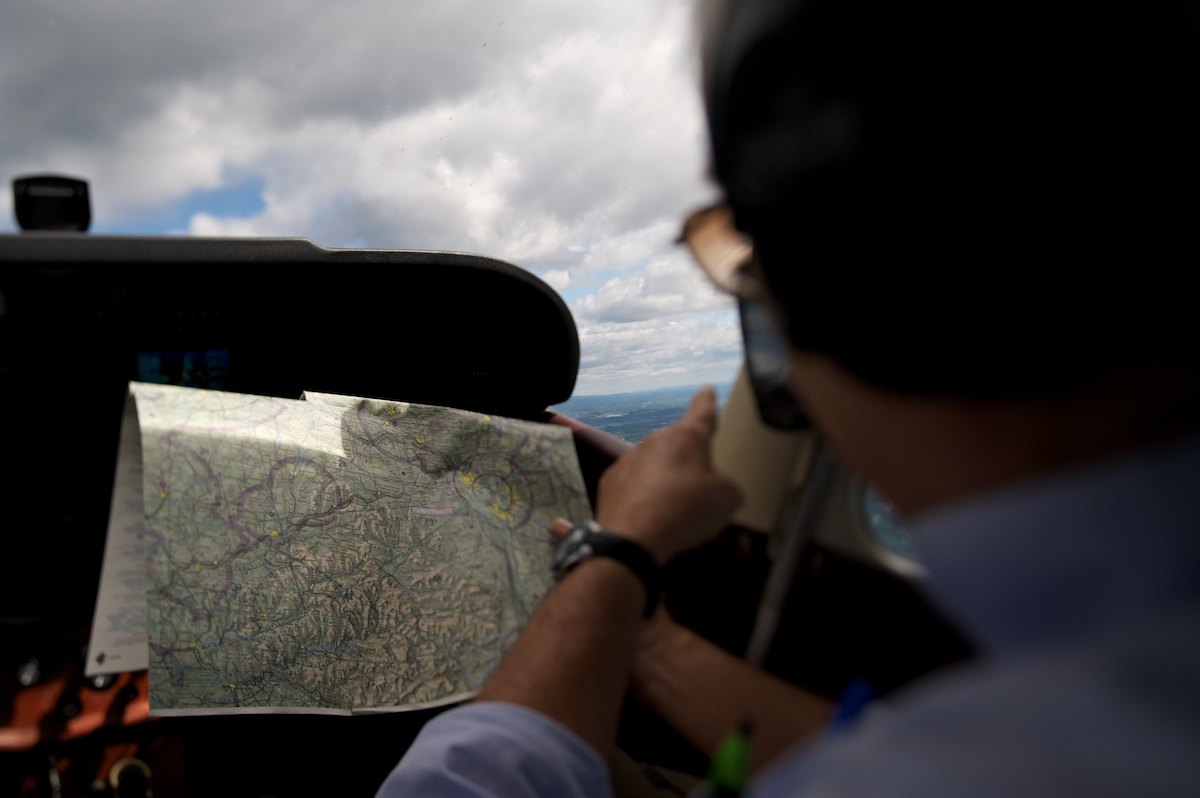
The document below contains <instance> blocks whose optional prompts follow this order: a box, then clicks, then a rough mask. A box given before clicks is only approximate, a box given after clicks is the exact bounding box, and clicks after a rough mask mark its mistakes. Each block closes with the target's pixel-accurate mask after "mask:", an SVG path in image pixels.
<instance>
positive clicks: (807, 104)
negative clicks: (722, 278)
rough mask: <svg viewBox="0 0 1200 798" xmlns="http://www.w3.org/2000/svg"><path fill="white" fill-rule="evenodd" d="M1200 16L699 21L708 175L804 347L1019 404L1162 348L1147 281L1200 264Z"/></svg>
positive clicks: (1019, 9) (1076, 7)
mask: <svg viewBox="0 0 1200 798" xmlns="http://www.w3.org/2000/svg"><path fill="white" fill-rule="evenodd" d="M1196 6H1197V4H1196V3H1193V2H1182V1H1181V2H1142V0H1130V1H1129V2H1122V3H1108V2H1099V3H1060V2H1045V1H1044V0H1029V1H1028V2H1021V1H1020V0H1018V2H1007V3H971V2H960V1H957V0H946V1H944V2H893V1H892V0H710V1H709V2H707V3H706V5H705V6H704V7H703V9H702V12H701V13H702V25H703V41H702V55H703V58H702V62H703V82H704V99H705V102H706V108H707V113H708V121H709V132H710V134H711V156H712V169H713V172H714V176H715V178H716V179H717V181H718V183H719V184H720V186H721V187H722V189H723V190H724V192H725V195H726V198H727V200H728V202H729V204H730V206H731V207H732V210H733V213H734V218H735V219H736V224H737V227H738V228H739V229H740V230H742V231H743V232H745V233H746V234H748V235H749V236H750V238H751V239H752V241H753V245H754V249H755V252H756V255H757V261H758V262H757V264H756V267H755V268H756V269H758V270H760V272H761V275H762V276H763V277H764V278H765V282H766V284H767V285H768V286H769V289H770V292H771V294H772V295H773V296H774V297H775V299H776V300H777V301H778V304H779V305H780V307H781V309H782V316H783V326H784V328H785V330H786V334H787V337H788V338H789V340H790V341H791V343H792V344H793V345H794V346H795V347H797V348H800V349H809V350H814V351H820V352H825V353H828V354H830V355H831V356H833V357H834V358H835V359H836V360H838V361H839V362H840V363H841V364H843V365H845V366H846V367H847V368H849V369H851V370H852V371H853V372H855V373H856V374H858V375H859V376H862V377H864V378H866V379H868V380H870V381H872V382H873V383H876V384H878V385H881V386H885V387H887V388H891V389H896V390H900V391H905V392H915V393H932V394H949V395H969V396H979V395H984V396H995V395H1001V396H1008V395H1012V394H1043V393H1046V392H1053V391H1059V390H1064V389H1071V388H1073V387H1075V386H1078V385H1080V384H1083V383H1086V382H1087V381H1089V380H1091V379H1093V378H1094V377H1095V375H1096V374H1097V373H1098V372H1101V371H1104V370H1105V369H1107V368H1108V367H1109V366H1110V365H1111V364H1113V363H1116V362H1118V361H1120V360H1121V358H1122V357H1123V356H1124V355H1125V354H1126V353H1129V352H1133V351H1135V350H1138V349H1139V347H1142V346H1144V344H1145V342H1146V341H1149V340H1153V339H1155V338H1156V337H1158V336H1159V335H1160V334H1161V328H1169V327H1170V325H1171V324H1173V322H1174V318H1175V316H1176V315H1177V311H1178V309H1179V307H1180V306H1181V305H1182V304H1183V303H1181V302H1180V301H1179V300H1180V296H1179V295H1178V294H1176V292H1174V291H1173V290H1172V289H1170V288H1169V287H1164V286H1163V285H1162V284H1160V283H1159V282H1158V281H1157V280H1156V279H1155V278H1154V277H1153V276H1151V275H1150V270H1153V269H1155V268H1158V267H1161V266H1163V265H1164V260H1170V261H1171V262H1178V263H1190V262H1192V261H1193V260H1194V258H1195V255H1196V250H1197V246H1198V244H1200V239H1198V238H1197V236H1196V234H1195V230H1196V229H1197V227H1198V226H1200V189H1198V188H1197V187H1198V186H1200V103H1198V102H1196V97H1197V90H1198V88H1200V12H1198V11H1197V9H1196ZM1147 306H1149V307H1150V308H1151V310H1152V312H1151V313H1150V314H1147V313H1146V312H1145V310H1146V307H1147ZM1135 318H1136V323H1135V322H1134V321H1133V320H1134V319H1135Z"/></svg>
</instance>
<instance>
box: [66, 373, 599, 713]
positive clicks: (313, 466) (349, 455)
mask: <svg viewBox="0 0 1200 798" xmlns="http://www.w3.org/2000/svg"><path fill="white" fill-rule="evenodd" d="M130 394H131V399H132V401H133V402H134V403H135V404H136V417H135V416H134V414H133V412H132V409H131V411H130V412H127V416H126V428H125V430H124V432H123V435H122V441H121V453H120V455H119V460H121V461H122V462H121V463H119V465H118V472H117V479H116V483H115V486H114V501H113V515H112V518H111V519H110V525H109V539H108V543H107V548H106V552H105V563H104V571H103V573H102V578H101V590H100V596H99V600H98V602H97V611H96V623H95V624H94V630H93V638H92V641H91V646H90V649H89V657H88V672H89V673H104V672H111V671H114V670H131V669H136V668H138V667H147V666H148V668H149V683H150V706H151V712H152V714H158V715H171V714H202V713H211V712H221V713H225V712H244V711H251V712H254V711H257V712H281V711H300V712H340V713H352V712H368V711H394V710H402V709H414V708H420V707H426V706H433V705H438V704H445V703H450V702H454V701H459V700H462V699H464V698H466V697H469V696H470V695H472V694H473V693H474V692H475V691H477V690H478V689H479V688H480V687H481V686H482V684H483V682H484V681H485V680H486V679H487V677H488V676H489V675H490V673H491V671H492V670H493V669H494V668H495V666H496V664H497V663H498V661H499V658H500V656H501V655H502V654H503V652H504V651H505V650H506V647H507V646H508V645H509V644H510V643H511V642H512V640H513V639H514V638H515V636H516V634H517V633H518V631H519V630H520V629H521V627H522V626H523V624H524V623H525V621H526V620H527V619H528V618H529V615H530V613H531V612H532V610H533V608H534V606H535V605H536V603H537V602H538V600H539V599H540V597H541V596H542V594H543V593H544V592H545V591H546V590H547V589H548V587H549V585H550V579H551V578H550V560H551V557H552V554H553V549H554V542H553V539H552V537H551V535H550V532H549V530H550V526H551V523H552V522H553V520H554V518H556V517H558V516H565V517H568V518H587V517H590V507H589V504H588V500H587V494H586V491H585V488H584V484H583V479H582V475H581V474H580V470H579V463H578V460H577V458H576V454H575V449H574V445H573V442H572V438H571V433H570V431H569V430H568V429H566V428H563V427H558V426H555V425H549V424H539V423H535V422H529V421H519V420H514V419H507V418H499V417H495V416H487V415H482V414H478V413H471V412H467V411H462V410H453V409H449V408H439V407H429V406H424V405H415V404H405V403H400V402H387V401H380V400H373V399H362V398H357V397H348V396H335V395H329V394H316V393H312V392H308V393H306V394H305V395H304V398H303V400H288V399H276V398H271V397H263V396H251V395H245V394H235V393H225V392H217V391H206V390H198V389H191V388H180V387H175V386H167V385H151V384H144V383H132V384H131V386H130ZM134 422H136V429H137V432H136V433H135V432H131V431H130V429H129V427H130V425H131V424H132V423H134ZM139 444H140V452H139V451H138V449H139ZM139 466H140V470H141V476H140V480H139V479H138V478H137V475H136V470H137V469H138V467H139ZM138 489H140V496H137V495H136V494H137V493H138ZM139 586H140V587H141V588H142V590H144V592H142V590H138V587H139ZM139 596H140V597H142V598H143V601H142V602H141V603H140V604H139V602H138V601H137V598H138V597H139ZM131 597H132V598H131ZM139 613H140V617H139ZM141 618H144V627H143V628H144V632H143V631H140V630H139V628H138V621H139V620H140V619H141ZM139 657H140V661H139Z"/></svg>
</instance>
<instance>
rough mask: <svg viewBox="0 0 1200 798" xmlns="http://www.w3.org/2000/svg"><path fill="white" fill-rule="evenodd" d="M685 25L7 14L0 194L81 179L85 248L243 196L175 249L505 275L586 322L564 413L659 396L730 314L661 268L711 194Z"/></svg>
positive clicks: (232, 8)
mask: <svg viewBox="0 0 1200 798" xmlns="http://www.w3.org/2000/svg"><path fill="white" fill-rule="evenodd" d="M693 12H694V3H693V2H692V0H650V2H646V0H612V2H607V3H589V4H578V3H544V2H536V0H512V2H506V3H505V4H504V5H503V6H492V5H487V6H483V7H481V6H480V5H479V4H477V3H471V2H468V0H437V2H432V1H431V0H430V1H427V2H411V3H409V2H406V3H396V2H392V0H347V1H346V2H339V3H327V2H319V1H318V0H291V2H289V3H287V4H283V3H262V4H255V3H250V4H247V3H243V2H240V1H239V2H235V0H206V1H205V2H201V1H200V0H197V2H192V3H160V2H155V1H154V0H107V1H106V2H105V3H102V4H95V3H84V4H78V3H73V2H69V0H12V2H9V3H6V6H5V11H4V13H3V24H2V25H0V108H4V109H5V124H4V125H3V126H0V172H3V173H4V175H6V176H7V177H11V176H16V175H18V174H25V173H30V172H37V171H52V172H62V173H68V174H77V175H80V176H83V177H86V178H87V179H88V180H89V181H90V182H91V184H92V197H93V205H94V207H93V215H94V219H95V222H94V227H95V228H96V229H98V230H100V231H108V232H120V231H121V230H122V228H123V227H128V226H138V225H137V222H138V220H139V219H141V218H142V217H144V216H145V215H147V214H153V213H157V212H160V210H161V209H162V208H165V207H184V206H185V205H186V203H187V202H188V201H189V199H190V198H194V197H196V196H198V195H199V193H200V192H206V191H207V192H219V191H220V190H223V189H229V188H230V187H235V186H252V187H254V188H253V190H255V191H261V196H260V197H258V198H256V199H257V200H259V201H256V202H253V203H248V204H249V205H250V206H252V207H254V208H255V209H256V210H254V211H253V212H250V213H248V214H246V212H245V211H242V212H240V213H235V212H232V211H230V210H229V209H228V208H223V207H220V206H219V205H214V206H212V207H199V208H191V211H189V214H190V215H189V216H188V217H187V221H186V223H185V229H184V230H180V231H178V232H189V233H192V234H200V235H235V236H245V235H255V236H263V235H265V236H275V235H280V236H304V237H308V238H311V239H313V240H315V241H317V242H318V243H320V244H324V245H326V246H366V247H394V248H410V249H438V250H457V251H469V252H478V253H482V254H486V255H491V256H493V257H498V258H501V259H503V260H506V261H509V262H511V263H514V264H516V265H518V266H522V267H524V268H527V269H529V270H530V271H532V272H534V273H536V274H538V275H540V276H542V278H543V279H544V280H546V281H547V282H548V283H549V284H550V285H551V286H553V287H554V288H555V289H556V290H559V291H567V290H570V291H571V292H572V295H573V296H574V297H577V298H576V299H575V300H574V301H573V303H572V309H573V311H574V312H575V314H576V315H577V317H578V319H579V322H580V325H581V337H582V338H583V339H584V344H583V346H584V352H585V362H584V366H583V372H582V373H581V379H580V385H581V389H582V386H584V385H589V384H593V385H594V384H601V383H603V382H605V380H607V379H609V378H610V377H612V376H613V375H614V374H617V373H619V374H620V375H622V376H621V377H620V379H627V378H628V379H633V378H634V374H635V373H636V374H640V375H641V378H642V379H644V380H645V381H646V384H647V385H652V384H654V383H655V382H657V381H661V380H663V379H667V378H671V379H673V378H674V377H675V376H676V372H675V371H673V369H677V368H678V369H686V368H688V367H701V366H703V365H704V364H706V363H708V361H707V360H704V359H703V357H701V356H700V355H699V354H693V355H689V357H691V360H673V359H672V358H678V357H683V356H684V355H683V353H684V352H685V351H687V347H688V345H689V342H688V341H686V340H685V341H675V340H673V338H672V336H675V335H681V334H682V335H690V334H693V333H695V334H700V330H701V329H702V328H706V326H711V325H712V323H713V322H712V318H713V317H712V316H711V315H705V314H711V313H712V312H713V311H719V310H720V309H721V308H724V309H725V312H726V316H728V307H729V306H728V304H727V303H724V304H723V302H724V300H722V299H721V298H720V297H718V296H717V295H716V294H715V293H714V292H712V291H709V290H708V289H707V288H706V287H705V286H704V284H703V282H702V281H700V280H698V279H696V275H695V274H694V270H692V269H691V267H690V265H688V264H686V262H685V260H684V259H683V258H682V257H681V255H680V254H679V253H678V251H677V248H676V247H675V245H674V243H673V241H674V238H675V235H676V233H677V232H678V225H679V220H680V219H681V218H682V216H683V215H684V213H686V211H688V210H689V209H691V208H692V207H694V206H696V205H698V204H702V203H705V202H707V201H709V200H710V199H711V198H712V197H713V195H714V193H715V192H714V189H713V187H712V186H711V184H710V183H709V182H708V180H707V178H706V177H705V175H706V171H707V170H706V166H707V163H706V160H707V159H706V153H705V135H704V122H703V116H702V113H701V106H700V98H699V91H698V86H697V71H696V65H695V60H696V59H695V47H696V43H695V37H694V31H693V22H692V15H693ZM187 207H191V206H187ZM243 207H244V206H243ZM10 209H11V204H10V200H9V198H8V197H5V198H4V200H3V201H2V203H0V211H7V212H6V213H4V217H5V218H4V219H3V220H2V221H0V224H4V225H7V228H6V229H12V226H11V221H10V220H11V210H10ZM697 314H699V315H697ZM718 315H719V314H718ZM606 325H616V326H612V327H609V326H606ZM729 325H730V322H729V320H728V318H726V319H725V321H722V322H720V323H719V324H717V325H716V328H718V329H725V328H728V327H729ZM582 330H586V331H587V332H586V334H583V333H582ZM639 334H640V335H641V337H640V338H639V337H637V336H638V335H639ZM614 336H616V337H614ZM620 336H630V337H627V338H620ZM618 340H622V341H625V342H626V343H624V344H622V345H621V346H617V344H616V343H615V342H617V341H618ZM635 340H636V341H637V343H636V344H635V343H634V341H635ZM722 340H724V339H722ZM726 344H728V341H726ZM636 346H642V347H646V348H647V350H646V351H643V352H642V353H641V354H640V355H638V354H637V353H635V352H634V351H633V349H634V348H636ZM589 347H590V348H589ZM606 357H621V358H623V360H622V362H621V363H610V362H607V361H605V360H603V358H606ZM735 368H736V367H734V368H733V369H731V370H730V373H732V371H733V370H735ZM593 376H594V378H593Z"/></svg>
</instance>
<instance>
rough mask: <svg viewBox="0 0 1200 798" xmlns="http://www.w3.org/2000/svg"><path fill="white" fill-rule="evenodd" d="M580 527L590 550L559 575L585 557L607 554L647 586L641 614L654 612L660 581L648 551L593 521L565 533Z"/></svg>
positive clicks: (604, 555) (583, 523) (656, 565)
mask: <svg viewBox="0 0 1200 798" xmlns="http://www.w3.org/2000/svg"><path fill="white" fill-rule="evenodd" d="M579 527H585V528H586V529H587V532H588V534H587V538H586V542H585V544H584V545H586V546H588V547H589V548H590V550H591V553H590V554H589V555H587V556H584V557H579V558H577V559H575V560H574V561H573V562H572V563H571V564H570V566H569V567H568V568H567V569H566V570H564V571H563V572H562V573H560V574H559V578H561V577H562V575H563V574H565V573H566V571H568V570H570V568H573V567H574V566H576V565H578V564H579V563H581V562H583V561H584V560H585V559H589V558H590V557H610V558H612V559H614V560H616V561H617V562H619V563H621V564H622V565H624V566H625V567H627V568H628V569H629V570H631V571H633V573H634V575H635V576H636V577H637V578H638V579H639V580H641V582H642V585H643V586H644V587H645V589H646V607H645V610H644V612H643V615H644V616H645V617H646V618H649V617H650V616H651V615H653V614H654V610H655V609H656V608H657V607H658V599H659V593H660V590H661V588H660V581H661V580H660V577H659V568H658V564H657V563H656V562H655V561H654V557H652V556H651V555H650V552H648V551H646V549H645V547H643V546H642V545H641V544H639V543H637V542H636V541H633V540H630V539H629V538H627V537H625V536H624V535H619V534H617V533H615V532H611V531H609V530H607V529H605V528H604V527H602V526H600V525H599V524H598V523H596V522H595V521H584V522H582V523H580V524H576V526H575V529H573V530H571V533H568V534H572V533H574V532H575V531H576V530H577V529H578V528H579Z"/></svg>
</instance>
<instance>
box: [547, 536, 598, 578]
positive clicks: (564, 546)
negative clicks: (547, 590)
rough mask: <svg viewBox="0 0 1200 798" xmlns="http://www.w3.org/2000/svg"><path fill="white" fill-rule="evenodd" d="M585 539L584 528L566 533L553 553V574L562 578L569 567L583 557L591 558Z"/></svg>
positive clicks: (589, 548)
mask: <svg viewBox="0 0 1200 798" xmlns="http://www.w3.org/2000/svg"><path fill="white" fill-rule="evenodd" d="M587 539H588V530H587V528H586V527H582V526H577V527H575V528H574V529H572V530H571V531H570V532H568V533H567V536H566V537H565V538H563V539H562V542H560V543H559V544H558V550H557V551H555V553H554V573H556V574H558V575H559V576H562V575H563V574H564V573H566V572H567V571H568V570H569V569H570V568H571V566H573V565H575V564H576V563H578V562H579V561H580V560H582V559H584V558H585V557H590V556H591V554H592V547H591V546H590V545H589V544H588V542H587Z"/></svg>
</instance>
